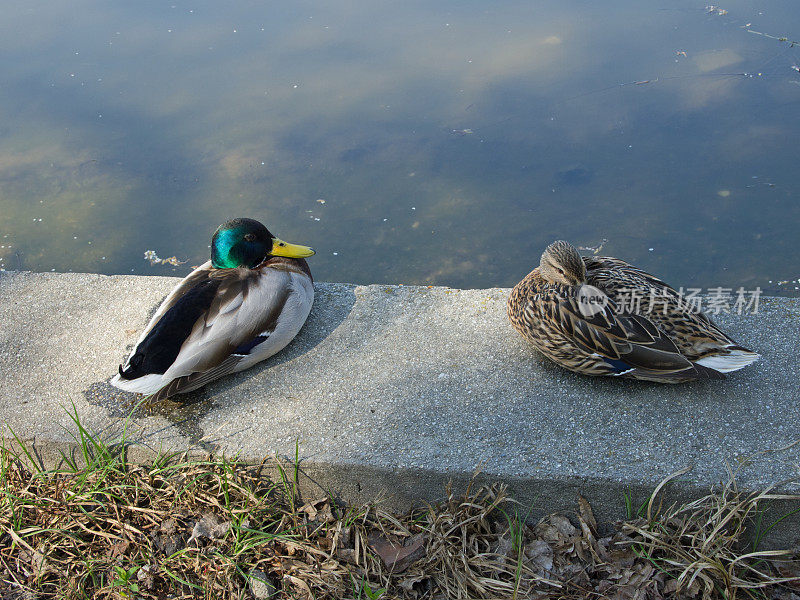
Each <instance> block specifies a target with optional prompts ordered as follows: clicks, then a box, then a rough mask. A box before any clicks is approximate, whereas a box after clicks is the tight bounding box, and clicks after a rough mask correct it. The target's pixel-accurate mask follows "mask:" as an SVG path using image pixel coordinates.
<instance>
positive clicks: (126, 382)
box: [109, 374, 164, 394]
mask: <svg viewBox="0 0 800 600" xmlns="http://www.w3.org/2000/svg"><path fill="white" fill-rule="evenodd" d="M109 383H110V384H111V385H113V386H114V387H116V388H119V389H121V390H125V391H126V392H134V393H137V394H155V393H156V392H157V391H158V390H160V389H161V388H162V387H164V381H163V376H162V375H157V374H156V375H143V376H142V377H137V378H136V379H123V378H122V377H120V376H119V375H114V377H112V378H111V381H109Z"/></svg>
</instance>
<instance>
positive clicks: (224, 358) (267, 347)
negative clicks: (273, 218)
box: [111, 219, 314, 400]
mask: <svg viewBox="0 0 800 600" xmlns="http://www.w3.org/2000/svg"><path fill="white" fill-rule="evenodd" d="M312 254H314V250H312V249H311V248H308V247H307V246H297V245H294V244H287V243H286V242H284V241H282V240H279V239H278V238H276V237H275V236H274V235H272V234H271V233H270V232H269V230H268V229H267V228H266V227H264V226H263V225H262V224H261V223H259V222H258V221H254V220H253V219H233V220H232V221H228V222H227V223H223V224H222V225H220V226H219V228H218V229H217V231H216V232H215V233H214V237H213V238H212V240H211V260H210V261H208V262H206V263H205V264H203V265H201V266H199V267H198V268H196V269H195V270H194V271H192V272H191V273H190V274H189V275H188V276H187V277H186V278H185V279H184V280H183V281H181V282H180V283H179V284H178V286H177V287H176V288H175V289H174V290H173V291H172V293H170V295H169V296H167V298H166V300H164V302H162V303H161V306H159V307H158V310H157V311H156V314H155V315H153V318H152V319H150V323H149V324H148V325H147V327H146V328H145V330H144V332H143V333H142V335H141V337H140V338H139V341H138V342H137V343H136V348H134V350H133V353H132V354H131V356H130V358H128V360H127V362H126V363H125V366H124V367H123V366H120V368H119V375H115V376H114V377H113V378H112V379H111V384H112V385H114V386H116V387H118V388H120V389H122V390H125V391H128V392H139V393H142V394H153V395H154V396H153V399H154V400H159V399H163V398H168V397H169V396H172V395H174V394H183V393H185V392H190V391H192V390H195V389H197V388H199V387H201V386H204V385H205V384H207V383H208V382H210V381H212V380H214V379H217V378H218V377H222V376H223V375H227V374H229V373H236V372H237V371H243V370H244V369H248V368H250V367H252V366H253V365H254V364H256V363H257V362H259V361H262V360H264V359H265V358H268V357H270V356H272V355H273V354H275V353H276V352H278V351H279V350H281V349H282V348H283V347H284V346H286V344H288V343H289V342H290V341H291V340H292V339H293V338H294V336H296V335H297V332H298V331H300V328H301V327H302V326H303V323H305V320H306V318H307V317H308V313H309V312H310V311H311V304H312V303H313V302H314V285H313V281H312V279H311V271H310V270H309V268H308V263H306V261H305V259H304V258H303V257H305V256H311V255H312Z"/></svg>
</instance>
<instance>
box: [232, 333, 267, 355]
mask: <svg viewBox="0 0 800 600" xmlns="http://www.w3.org/2000/svg"><path fill="white" fill-rule="evenodd" d="M267 337H268V336H266V335H257V336H256V337H254V338H253V339H252V340H250V341H249V342H245V343H244V344H240V345H239V346H237V348H236V350H234V351H233V354H240V355H242V356H247V355H248V354H250V352H252V351H253V348H255V347H256V346H258V345H259V344H260V343H261V342H264V341H266V339H267Z"/></svg>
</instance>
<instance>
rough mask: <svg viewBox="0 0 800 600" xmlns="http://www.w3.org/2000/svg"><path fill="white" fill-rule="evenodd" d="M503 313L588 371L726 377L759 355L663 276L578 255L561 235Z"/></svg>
mask: <svg viewBox="0 0 800 600" xmlns="http://www.w3.org/2000/svg"><path fill="white" fill-rule="evenodd" d="M508 318H509V319H510V320H511V323H512V325H513V326H514V328H515V329H516V330H517V331H518V332H520V333H521V334H522V335H523V336H524V337H525V338H526V339H527V340H528V341H529V342H531V343H532V344H533V345H534V347H535V348H537V349H538V350H539V351H541V352H542V353H543V354H544V355H545V356H547V357H548V358H549V359H551V360H552V361H554V362H556V363H558V364H559V365H561V366H562V367H566V368H567V369H569V370H570V371H575V372H576V373H583V374H585V375H615V376H622V377H632V378H635V379H644V380H647V381H660V382H665V383H679V382H682V381H692V380H695V379H723V378H724V377H725V376H724V375H723V373H727V372H729V371H736V370H738V369H741V368H742V367H745V366H747V365H749V364H750V363H752V362H753V361H755V360H756V359H757V358H758V356H759V355H758V354H756V353H755V352H752V351H750V350H748V349H747V348H743V347H742V346H739V345H738V344H737V343H736V342H734V341H733V340H732V339H731V338H729V337H728V336H727V335H725V334H724V333H723V332H722V331H721V330H720V329H719V328H718V327H717V326H716V325H715V324H714V323H713V322H712V321H711V319H709V318H708V317H707V316H706V315H705V314H703V313H702V312H700V311H694V312H693V311H692V310H691V309H690V307H688V306H687V304H686V302H685V301H684V300H683V299H682V297H681V296H680V294H678V292H676V291H675V290H674V289H672V288H671V287H670V286H668V285H667V284H666V283H664V282H663V281H660V280H659V279H657V278H655V277H653V276H652V275H650V274H649V273H645V272H644V271H642V270H641V269H637V268H636V267H633V266H631V265H629V264H628V263H626V262H624V261H622V260H619V259H617V258H610V257H593V256H590V257H583V258H582V257H581V256H580V254H578V251H577V250H576V249H575V248H574V247H573V246H571V245H570V244H568V243H567V242H564V241H557V242H553V243H552V244H550V245H549V246H548V247H547V249H546V250H545V251H544V254H542V258H541V262H540V264H539V266H538V267H537V268H535V269H534V270H533V271H531V272H530V273H529V274H528V276H527V277H525V279H523V280H522V281H520V282H519V283H518V284H517V285H516V287H514V289H513V291H512V292H511V296H510V297H509V298H508Z"/></svg>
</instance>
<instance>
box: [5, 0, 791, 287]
mask: <svg viewBox="0 0 800 600" xmlns="http://www.w3.org/2000/svg"><path fill="white" fill-rule="evenodd" d="M0 6H1V7H2V15H3V18H2V20H0V259H2V262H0V265H2V266H3V267H5V268H7V269H17V268H23V269H32V270H39V271H42V270H53V269H54V270H56V271H69V270H74V271H93V272H101V273H138V274H181V275H182V274H184V273H186V272H187V267H188V266H190V265H197V264H199V263H201V262H202V261H204V260H205V259H206V256H207V253H208V247H207V246H208V240H209V237H210V234H211V233H212V232H213V230H214V229H215V228H216V226H217V225H218V224H219V223H220V222H221V221H223V220H225V219H227V218H230V217H233V216H251V217H254V218H258V219H260V220H262V221H263V222H265V223H266V224H267V226H268V227H270V229H271V230H272V231H273V232H274V233H276V234H278V235H280V236H281V237H283V238H285V239H287V240H290V241H296V242H299V243H305V244H309V245H312V246H314V247H315V248H316V249H317V250H318V254H317V256H315V257H314V258H313V259H311V266H312V270H313V271H314V273H315V276H316V278H317V279H320V280H327V281H352V282H358V283H370V282H401V283H409V284H411V283H422V284H443V285H451V286H458V287H486V286H496V285H501V286H509V285H513V284H514V283H515V282H516V281H517V280H519V279H520V278H521V277H522V276H523V275H524V274H526V273H527V272H528V270H529V269H530V268H531V267H532V266H534V264H536V263H537V261H538V257H539V255H540V253H541V251H542V249H543V247H544V246H545V245H546V244H547V243H548V242H550V241H552V240H553V239H555V238H565V239H569V240H571V241H573V242H574V243H575V244H580V245H584V246H596V245H598V244H599V243H600V242H601V241H602V240H604V239H605V240H607V242H605V245H604V247H603V254H606V253H607V254H611V255H616V256H619V257H621V258H624V259H626V260H629V261H631V262H633V263H635V264H638V265H639V266H641V267H643V268H646V269H648V270H650V271H652V272H654V273H656V274H658V275H661V276H662V277H664V278H665V279H666V280H667V281H670V282H672V283H673V284H674V285H676V286H678V285H687V286H691V285H695V286H710V285H727V286H730V287H734V288H735V287H738V286H745V287H746V288H754V287H755V286H756V285H760V286H761V287H762V288H764V289H765V290H766V291H773V292H776V291H777V292H781V291H787V290H788V291H789V292H790V293H791V292H793V289H794V286H796V285H800V284H797V283H796V282H794V281H791V280H796V279H798V277H800V257H798V252H797V249H796V246H797V243H798V241H800V236H798V224H799V223H800V178H798V164H799V163H800V160H799V159H800V118H798V117H799V116H800V73H798V70H797V69H798V65H800V47H798V46H792V45H791V44H790V43H789V42H791V41H792V40H798V39H800V10H797V2H796V0H783V1H776V2H770V3H758V4H756V3H754V2H731V3H726V4H724V5H721V6H720V8H722V9H724V10H726V11H727V13H726V14H720V12H721V11H719V10H713V11H711V12H709V9H707V8H706V5H705V3H704V2H681V1H678V2H671V3H666V5H665V6H670V7H671V8H669V9H665V8H657V6H658V5H657V4H653V3H647V2H629V1H616V0H615V1H614V2H602V3H598V2H566V3H555V2H553V3H534V2H527V1H525V2H497V3H488V2H392V3H389V2H360V3H358V2H356V3H353V2H292V3H273V4H270V3H262V2H251V3H247V2H235V3H222V2H173V3H170V2H167V3H160V2H99V1H96V0H88V1H82V2H81V1H75V2H69V3H55V2H51V1H48V2H44V1H31V2H26V3H20V2H2V3H1V4H0ZM762 34H768V35H762ZM781 37H786V38H787V41H781V40H780V39H779V38H781ZM323 201H324V203H323ZM146 250H154V251H155V252H157V253H158V255H159V256H161V257H169V256H172V255H175V256H177V257H178V258H180V259H181V260H186V261H188V262H187V263H186V264H185V265H184V266H180V267H173V266H169V265H154V266H151V265H150V264H149V263H148V262H147V261H145V260H144V259H143V253H144V252H145V251H146ZM785 280H789V281H790V283H788V284H782V285H781V286H778V285H777V282H778V281H785ZM770 281H772V283H770Z"/></svg>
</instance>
